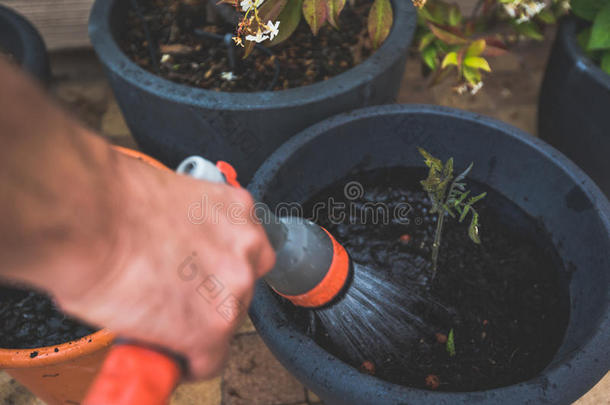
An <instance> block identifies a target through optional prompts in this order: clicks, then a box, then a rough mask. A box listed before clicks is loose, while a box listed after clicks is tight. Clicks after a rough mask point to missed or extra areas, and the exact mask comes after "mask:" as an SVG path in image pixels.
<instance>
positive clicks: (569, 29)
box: [538, 17, 610, 195]
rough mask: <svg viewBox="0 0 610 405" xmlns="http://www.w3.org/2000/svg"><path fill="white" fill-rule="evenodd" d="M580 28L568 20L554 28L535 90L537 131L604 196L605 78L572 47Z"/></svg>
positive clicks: (607, 165)
mask: <svg viewBox="0 0 610 405" xmlns="http://www.w3.org/2000/svg"><path fill="white" fill-rule="evenodd" d="M582 27H583V25H582V24H581V23H580V22H579V21H578V20H577V19H576V18H574V17H571V18H567V19H564V20H563V21H562V23H561V24H560V26H559V31H558V32H557V37H556V38H555V43H554V45H553V49H552V51H551V57H550V59H549V62H548V65H547V68H546V74H545V77H544V81H543V83H542V89H541V91H540V100H539V109H538V131H539V135H540V137H541V138H542V139H544V140H546V141H547V142H549V143H550V144H551V145H553V146H554V147H556V148H557V149H559V150H560V151H562V152H563V153H565V154H566V155H567V156H568V157H569V158H570V159H572V160H573V161H574V162H576V164H578V165H579V166H580V167H582V168H583V169H584V170H585V172H587V173H588V174H589V176H591V178H592V179H593V180H595V181H596V182H597V184H598V185H599V186H600V188H601V189H602V190H603V191H604V192H605V193H606V195H610V159H609V158H608V156H610V75H609V74H607V73H605V72H604V71H603V70H601V69H600V67H599V66H597V65H596V64H595V63H594V62H593V61H591V60H590V59H589V58H588V57H587V56H586V55H585V53H584V52H583V50H582V48H581V47H580V45H579V44H578V42H577V40H576V35H577V33H578V32H579V29H580V28H582Z"/></svg>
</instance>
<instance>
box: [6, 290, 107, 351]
mask: <svg viewBox="0 0 610 405" xmlns="http://www.w3.org/2000/svg"><path fill="white" fill-rule="evenodd" d="M95 331H96V329H94V328H91V327H90V326H87V325H84V324H82V323H80V322H78V321H76V320H74V319H71V318H69V317H68V316H66V315H64V314H63V313H61V312H60V311H59V310H58V309H57V307H56V306H55V304H53V301H52V300H51V299H50V298H49V297H47V296H45V295H43V294H41V293H38V292H34V291H28V290H22V289H14V288H8V287H0V348H2V349H30V348H37V347H45V346H53V345H59V344H62V343H66V342H69V341H71V340H75V339H78V338H81V337H83V336H86V335H89V334H91V333H93V332H95ZM36 355H37V353H36V352H32V354H31V357H36Z"/></svg>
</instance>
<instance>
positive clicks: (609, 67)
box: [599, 51, 610, 75]
mask: <svg viewBox="0 0 610 405" xmlns="http://www.w3.org/2000/svg"><path fill="white" fill-rule="evenodd" d="M599 66H600V67H601V68H602V70H603V71H604V72H606V73H608V74H609V75H610V51H605V52H604V53H603V54H602V60H601V63H600V64H599Z"/></svg>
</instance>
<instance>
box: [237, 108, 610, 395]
mask: <svg viewBox="0 0 610 405" xmlns="http://www.w3.org/2000/svg"><path fill="white" fill-rule="evenodd" d="M418 146H419V147H422V148H424V149H426V150H428V151H430V152H431V153H432V154H433V155H435V156H438V157H440V158H442V159H443V160H445V159H447V158H448V157H451V156H452V157H454V158H455V161H456V163H457V162H462V163H464V164H465V163H467V162H471V161H472V162H474V163H475V166H474V169H473V171H472V172H471V174H470V175H469V178H471V179H473V180H476V181H478V182H480V183H483V184H486V185H488V186H489V187H491V188H493V189H495V190H497V191H499V192H500V193H501V194H503V195H504V196H505V197H506V198H508V199H509V200H510V201H512V202H513V203H514V204H516V205H517V206H518V207H520V208H521V209H522V210H523V211H525V212H526V213H527V214H529V215H530V216H531V217H533V218H536V219H538V220H539V221H540V223H541V224H542V225H543V226H544V227H545V228H546V230H548V232H549V233H550V237H551V238H552V242H553V244H554V245H555V247H556V249H557V252H558V254H559V256H560V258H561V259H562V261H563V262H564V264H565V267H566V268H567V269H569V272H570V274H569V275H568V274H566V276H567V277H566V278H569V280H570V281H569V295H570V320H569V324H568V327H567V331H566V334H565V337H564V339H563V343H562V345H561V347H560V348H559V350H558V352H557V353H556V355H555V357H554V359H553V360H552V362H551V364H549V365H548V366H547V367H546V369H545V370H543V371H542V372H541V373H540V374H539V375H538V376H536V377H535V378H532V379H530V380H528V381H525V382H523V383H520V384H516V385H511V386H507V387H503V388H497V389H492V390H488V391H480V392H455V393H451V392H432V391H424V390H419V389H414V388H409V387H405V386H399V385H395V384H391V383H388V382H385V381H383V380H380V379H378V378H375V377H372V376H369V375H366V374H362V373H360V372H359V371H358V370H356V369H354V368H352V367H350V366H349V365H347V364H346V363H344V362H343V361H341V360H339V359H338V358H337V357H335V356H334V355H332V354H331V353H329V352H326V351H325V350H324V349H322V348H321V347H320V346H318V345H317V344H316V343H315V342H314V341H313V340H312V339H311V338H310V337H308V336H307V335H305V334H304V333H303V332H302V329H301V327H300V325H299V326H297V325H295V324H294V323H293V322H294V321H293V320H292V319H293V316H292V314H291V313H290V312H289V310H288V309H287V307H286V306H285V305H282V304H280V302H279V300H278V298H277V296H276V295H275V294H274V293H273V292H272V291H271V290H270V289H269V288H268V287H267V286H266V285H265V284H264V283H262V282H260V283H259V284H258V285H257V289H256V293H255V297H254V300H253V304H252V306H251V310H250V316H251V318H252V321H253V322H254V324H255V325H256V328H257V330H258V331H259V333H260V335H261V336H262V338H263V339H264V341H265V343H266V344H267V345H268V346H269V348H270V349H271V351H272V352H273V353H274V354H275V356H276V357H277V358H278V359H279V360H280V362H281V363H282V364H283V365H284V366H285V367H286V368H288V370H290V371H291V372H292V373H293V374H294V375H295V376H296V377H297V378H298V379H299V380H300V381H301V382H303V383H304V384H305V385H307V386H308V387H309V388H310V389H312V390H313V391H314V392H315V393H317V394H318V396H320V397H321V398H322V399H323V400H324V401H325V402H326V403H328V404H333V405H335V404H345V405H347V404H352V405H353V404H375V405H385V404H387V405H390V404H392V405H396V404H430V405H432V404H434V405H438V404H541V403H546V404H570V403H572V401H574V400H576V399H577V398H579V397H580V396H581V395H583V394H584V393H585V392H587V391H588V390H589V389H590V388H591V387H592V386H593V385H594V384H595V383H596V382H597V381H599V380H600V379H601V378H602V377H603V375H604V374H605V373H606V372H607V370H608V367H609V366H610V346H609V345H608V342H609V341H610V306H609V305H610V255H609V253H608V252H610V203H609V202H608V200H607V199H606V197H605V196H604V195H603V194H602V192H601V191H600V190H599V188H598V187H597V186H596V185H595V184H594V183H593V182H592V181H591V180H590V179H589V178H588V177H587V175H586V174H584V173H583V172H582V171H581V170H580V169H579V168H578V167H577V166H576V165H574V164H573V163H572V162H570V161H569V160H568V159H566V158H565V157H564V156H563V155H562V154H561V153H559V152H557V151H556V150H555V149H553V148H551V147H550V146H548V145H547V144H545V143H544V142H542V141H540V140H538V139H536V138H534V137H531V136H529V135H527V134H525V133H523V132H521V131H520V130H518V129H516V128H514V127H511V126H508V125H506V124H503V123H500V122H498V121H495V120H492V119H488V118H484V117H481V116H478V115H475V114H471V113H467V112H462V111H459V110H452V109H447V108H442V107H431V106H399V105H396V106H383V107H371V108H367V109H362V110H357V111H354V112H352V113H349V114H344V115H340V116H337V117H334V118H331V119H329V120H326V121H324V122H322V123H320V124H318V125H315V126H313V127H311V128H309V129H307V130H305V131H303V132H301V133H300V134H298V135H296V136H295V137H293V138H292V139H291V140H290V141H288V142H287V143H285V144H284V145H282V147H280V148H279V149H278V150H277V151H276V152H275V153H274V154H273V155H272V156H271V157H269V159H267V161H266V162H265V163H264V164H263V165H262V166H261V168H260V169H259V170H258V171H257V173H256V174H255V176H254V178H253V179H252V181H251V183H250V185H249V187H248V188H249V190H250V191H251V192H252V193H253V195H254V196H255V198H257V199H258V200H261V201H263V202H266V203H267V204H269V206H270V207H272V208H273V207H276V206H277V204H279V203H280V202H287V203H292V202H295V203H301V204H302V203H304V202H305V201H307V200H308V199H310V198H312V197H313V196H314V195H316V194H317V193H318V192H320V191H321V190H322V189H324V188H325V187H327V186H329V185H330V184H333V183H335V182H337V181H339V180H341V179H344V178H345V177H346V176H347V175H348V174H350V173H353V172H358V171H361V170H367V169H377V168H383V167H418V166H419V167H421V166H423V165H422V159H421V156H420V155H419V153H418V151H417V147H418ZM464 276H465V277H468V275H467V274H465V275H464Z"/></svg>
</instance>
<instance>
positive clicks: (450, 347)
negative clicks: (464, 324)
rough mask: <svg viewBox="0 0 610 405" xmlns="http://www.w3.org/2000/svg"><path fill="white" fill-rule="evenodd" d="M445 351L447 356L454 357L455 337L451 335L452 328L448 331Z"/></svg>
mask: <svg viewBox="0 0 610 405" xmlns="http://www.w3.org/2000/svg"><path fill="white" fill-rule="evenodd" d="M445 349H446V350H447V353H448V354H449V357H454V356H455V335H454V333H453V328H451V330H450V331H449V336H447V343H446V344H445Z"/></svg>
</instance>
